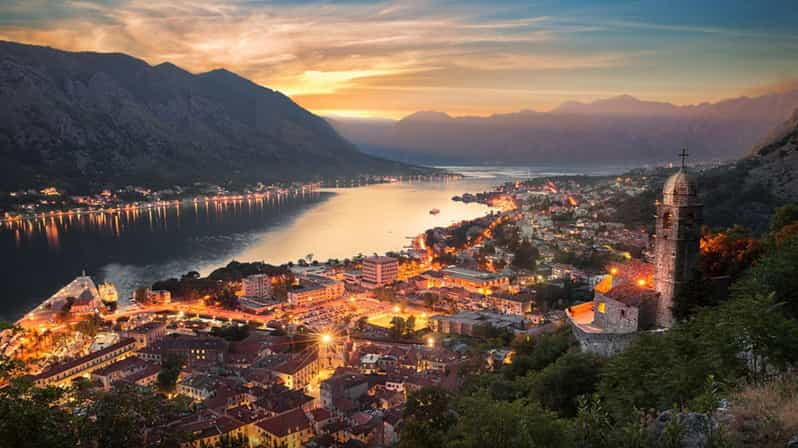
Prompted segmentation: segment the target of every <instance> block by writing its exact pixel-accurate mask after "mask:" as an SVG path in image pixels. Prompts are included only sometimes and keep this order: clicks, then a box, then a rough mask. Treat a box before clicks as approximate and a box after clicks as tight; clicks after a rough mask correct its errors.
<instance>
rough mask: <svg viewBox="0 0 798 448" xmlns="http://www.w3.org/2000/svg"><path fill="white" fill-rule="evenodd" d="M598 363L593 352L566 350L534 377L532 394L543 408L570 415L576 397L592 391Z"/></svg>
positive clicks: (575, 407) (572, 412) (599, 360)
mask: <svg viewBox="0 0 798 448" xmlns="http://www.w3.org/2000/svg"><path fill="white" fill-rule="evenodd" d="M601 365H602V362H601V359H600V358H599V357H597V356H595V355H593V354H590V353H580V352H570V353H566V354H565V355H563V356H561V357H560V358H559V359H557V361H555V362H554V363H553V364H551V365H549V366H547V367H546V368H544V369H543V370H541V371H540V373H539V374H537V376H536V377H534V379H533V386H532V396H533V397H535V398H537V399H538V400H539V401H540V403H541V404H543V406H545V407H546V408H547V409H550V410H552V411H555V412H557V413H558V414H560V415H562V416H565V417H573V416H575V415H576V411H577V406H578V403H577V398H579V397H580V396H582V395H589V394H592V393H593V392H595V390H596V387H597V385H598V382H599V374H600V371H601Z"/></svg>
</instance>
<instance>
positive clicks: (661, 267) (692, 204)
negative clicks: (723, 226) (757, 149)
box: [654, 150, 703, 328]
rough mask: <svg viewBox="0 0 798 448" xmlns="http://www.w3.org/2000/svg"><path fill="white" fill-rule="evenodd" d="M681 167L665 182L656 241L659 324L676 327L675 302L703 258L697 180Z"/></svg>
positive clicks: (659, 207) (700, 207) (658, 211)
mask: <svg viewBox="0 0 798 448" xmlns="http://www.w3.org/2000/svg"><path fill="white" fill-rule="evenodd" d="M680 156H681V157H682V168H681V169H680V170H679V171H678V172H677V173H676V174H674V175H672V176H671V177H669V178H668V180H667V181H665V187H664V188H663V191H662V202H658V203H657V230H656V232H657V240H656V248H655V260H654V265H655V266H654V267H655V273H654V289H655V290H656V291H657V292H659V294H660V296H659V301H658V303H657V317H656V324H657V326H658V327H661V328H670V327H671V326H673V313H672V311H671V307H672V306H673V300H674V298H675V297H676V296H678V295H679V294H680V293H681V292H682V290H683V288H684V287H685V286H686V285H687V284H688V282H690V280H692V279H693V277H694V276H695V275H696V272H697V271H698V263H699V258H700V256H701V249H700V242H701V223H702V222H703V221H702V216H701V212H702V208H703V206H702V204H701V203H700V201H699V199H698V187H697V185H696V182H695V180H694V179H693V178H692V177H691V176H690V175H688V174H687V171H686V170H685V166H684V165H685V164H684V161H685V158H686V157H687V152H686V151H684V150H683V151H682V153H681V154H680Z"/></svg>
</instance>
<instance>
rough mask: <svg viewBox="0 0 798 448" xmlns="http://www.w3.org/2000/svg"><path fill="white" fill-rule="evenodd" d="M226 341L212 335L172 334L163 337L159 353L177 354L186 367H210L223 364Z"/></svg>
mask: <svg viewBox="0 0 798 448" xmlns="http://www.w3.org/2000/svg"><path fill="white" fill-rule="evenodd" d="M226 352H227V341H225V340H224V339H222V338H217V337H213V336H204V337H199V336H197V337H193V336H172V337H168V338H165V339H164V340H163V343H162V348H161V353H162V356H163V357H164V358H165V357H167V356H170V355H172V356H177V357H178V358H180V359H182V360H183V362H184V363H185V365H186V366H187V367H188V368H195V367H211V366H216V365H222V364H224V360H225V354H226Z"/></svg>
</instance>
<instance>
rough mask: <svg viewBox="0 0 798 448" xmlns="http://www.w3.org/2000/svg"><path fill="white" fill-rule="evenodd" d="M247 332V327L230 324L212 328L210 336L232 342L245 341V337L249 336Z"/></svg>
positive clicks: (248, 329)
mask: <svg viewBox="0 0 798 448" xmlns="http://www.w3.org/2000/svg"><path fill="white" fill-rule="evenodd" d="M249 331H250V328H249V325H238V324H231V325H224V326H222V327H213V328H212V329H211V335H213V336H217V337H220V338H224V339H226V340H228V341H231V342H233V341H241V340H244V339H246V338H247V336H249Z"/></svg>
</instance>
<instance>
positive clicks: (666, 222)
mask: <svg viewBox="0 0 798 448" xmlns="http://www.w3.org/2000/svg"><path fill="white" fill-rule="evenodd" d="M671 225H673V213H671V211H670V210H668V211H666V212H665V213H663V214H662V227H665V228H668V227H670V226H671Z"/></svg>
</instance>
